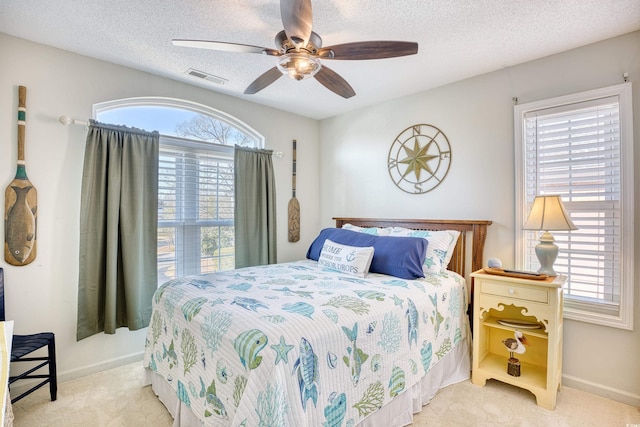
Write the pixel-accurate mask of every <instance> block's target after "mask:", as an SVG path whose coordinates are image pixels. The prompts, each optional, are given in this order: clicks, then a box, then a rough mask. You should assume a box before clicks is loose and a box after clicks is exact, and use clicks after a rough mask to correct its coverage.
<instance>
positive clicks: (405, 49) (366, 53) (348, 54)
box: [318, 41, 418, 60]
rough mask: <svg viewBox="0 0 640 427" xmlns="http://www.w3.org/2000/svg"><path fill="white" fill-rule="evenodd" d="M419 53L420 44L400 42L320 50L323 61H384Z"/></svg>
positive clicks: (366, 43)
mask: <svg viewBox="0 0 640 427" xmlns="http://www.w3.org/2000/svg"><path fill="white" fill-rule="evenodd" d="M416 53H418V43H415V42H398V41H368V42H354V43H344V44H337V45H335V46H328V47H323V48H321V49H319V50H318V56H319V57H320V58H323V59H345V60H347V59H382V58H396V57H398V56H407V55H414V54H416Z"/></svg>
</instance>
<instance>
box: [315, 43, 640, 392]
mask: <svg viewBox="0 0 640 427" xmlns="http://www.w3.org/2000/svg"><path fill="white" fill-rule="evenodd" d="M623 72H628V73H629V76H630V80H631V81H632V82H634V87H633V99H634V112H635V114H634V133H635V136H636V137H635V140H636V141H637V140H638V135H640V32H635V33H631V34H628V35H626V36H623V37H618V38H615V39H611V40H607V41H603V42H601V43H597V44H594V45H590V46H587V47H583V48H580V49H576V50H572V51H569V52H565V53H562V54H559V55H554V56H551V57H547V58H544V59H541V60H538V61H534V62H530V63H526V64H522V65H518V66H514V67H510V68H505V69H503V70H500V71H496V72H493V73H489V74H485V75H481V76H478V77H474V78H471V79H468V80H464V81H459V82H456V83H454V84H450V85H447V86H444V87H440V88H437V89H433V90H429V91H426V92H423V93H419V94H417V95H413V96H408V97H404V98H400V99H396V100H394V101H391V102H387V103H384V104H381V105H377V106H374V107H371V108H365V109H361V110H359V111H356V112H352V113H348V114H343V115H340V116H337V117H334V118H330V119H326V120H324V121H322V122H321V126H320V135H321V136H320V144H321V165H320V181H321V183H322V185H321V193H320V194H321V201H320V203H321V209H322V210H321V216H320V218H321V221H322V225H323V226H330V225H331V224H332V223H331V217H332V216H365V217H397V218H414V217H415V218H455V219H488V220H492V221H493V225H491V226H490V227H489V230H488V236H487V243H486V248H485V259H487V258H489V257H498V258H501V259H502V260H503V263H504V264H505V265H506V266H510V265H513V262H514V252H515V250H514V221H515V184H514V179H515V178H514V177H515V175H514V143H513V101H512V99H513V97H517V98H518V102H521V103H524V102H530V101H534V100H539V99H545V98H550V97H555V96H560V95H565V94H569V93H575V92H580V91H585V90H589V89H594V88H599V87H604V86H609V85H613V84H618V83H621V82H622V81H623V78H622V74H623ZM398 78H402V75H401V71H399V75H398ZM420 123H426V124H431V125H434V126H437V127H438V128H439V129H441V130H442V131H443V132H444V133H445V134H446V135H447V137H448V139H449V142H450V144H451V147H452V153H453V154H452V156H453V157H452V164H451V168H450V170H449V173H448V175H447V177H446V178H445V180H444V181H443V183H442V184H440V186H438V187H437V188H435V189H434V190H432V191H431V192H428V193H426V194H422V195H412V194H407V193H404V192H402V191H400V190H399V189H397V188H396V187H395V186H394V184H393V183H392V181H391V179H390V178H389V175H388V172H387V160H386V159H387V155H388V152H389V148H390V146H391V143H392V142H393V140H394V139H395V138H396V136H397V135H398V134H399V133H400V132H401V131H402V130H403V129H405V128H407V127H408V126H411V125H414V124H420ZM635 164H636V165H637V166H636V168H635V169H636V170H637V169H638V166H640V147H638V144H637V143H636V144H635ZM635 183H636V185H635V205H636V209H635V212H636V214H635V215H636V218H635V223H636V231H635V233H636V247H635V255H636V262H635V264H636V266H638V265H640V262H638V260H640V245H639V244H638V243H637V242H640V231H639V225H640V221H639V219H640V213H638V212H640V209H637V208H638V207H639V206H640V184H638V178H637V175H636V179H635ZM639 273H640V270H639V269H638V267H636V275H637V274H639ZM635 282H636V283H635V284H632V285H635V295H636V303H635V313H638V312H639V311H640V309H639V306H640V304H639V303H638V301H640V290H639V289H638V285H637V282H638V280H635ZM635 325H636V328H635V331H632V332H629V331H622V330H619V329H613V328H606V327H599V326H594V325H590V324H585V323H581V322H575V321H569V320H567V321H566V322H565V330H564V357H563V361H564V364H563V372H564V380H565V381H564V383H565V384H567V385H570V386H573V387H576V388H582V389H586V390H590V391H593V392H597V393H599V394H602V395H605V396H609V397H612V398H615V399H618V400H621V401H625V402H627V403H632V404H635V405H640V367H639V364H638V354H640V324H639V323H638V316H637V314H636V316H635Z"/></svg>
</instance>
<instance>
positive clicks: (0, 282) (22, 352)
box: [0, 268, 58, 403]
mask: <svg viewBox="0 0 640 427" xmlns="http://www.w3.org/2000/svg"><path fill="white" fill-rule="evenodd" d="M4 320H5V315H4V271H3V269H2V268H0V321H4ZM44 347H47V356H41V357H34V356H29V355H30V354H31V353H33V352H34V351H36V350H38V349H41V348H44ZM27 356H29V357H27ZM13 362H39V363H38V365H36V366H34V367H32V368H30V369H28V370H27V371H26V372H24V373H22V374H19V375H16V376H9V389H11V384H13V383H14V382H16V381H18V380H24V379H29V378H36V379H40V380H42V381H40V382H39V383H37V384H36V385H35V386H33V387H31V388H30V389H29V390H27V391H25V392H24V393H22V394H20V395H19V396H17V397H15V398H12V399H11V403H15V402H17V401H18V400H20V399H22V398H23V397H25V396H26V395H28V394H30V393H32V392H34V391H36V390H37V389H39V388H40V387H42V386H44V385H46V384H49V392H50V394H51V400H56V398H57V394H58V380H57V377H56V340H55V336H54V334H53V332H42V333H39V334H32V335H14V336H13V343H12V346H11V363H13ZM46 365H49V374H47V375H44V374H34V372H35V371H37V370H39V369H40V368H43V367H45V366H46Z"/></svg>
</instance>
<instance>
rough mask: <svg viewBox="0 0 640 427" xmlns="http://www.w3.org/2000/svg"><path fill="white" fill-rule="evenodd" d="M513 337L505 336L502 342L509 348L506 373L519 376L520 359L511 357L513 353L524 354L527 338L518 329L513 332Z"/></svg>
mask: <svg viewBox="0 0 640 427" xmlns="http://www.w3.org/2000/svg"><path fill="white" fill-rule="evenodd" d="M513 335H514V337H515V338H505V339H503V340H502V344H504V346H505V347H506V348H507V350H509V363H508V364H507V373H508V374H509V375H511V376H514V377H519V376H520V360H518V359H517V358H515V357H513V353H518V354H524V352H525V351H527V349H526V347H525V346H526V345H529V342H528V341H527V338H526V337H525V336H524V334H523V333H522V332H520V331H515V332H514V333H513Z"/></svg>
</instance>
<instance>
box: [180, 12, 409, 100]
mask: <svg viewBox="0 0 640 427" xmlns="http://www.w3.org/2000/svg"><path fill="white" fill-rule="evenodd" d="M280 15H281V18H282V25H283V27H284V30H283V31H280V32H279V33H278V34H276V40H275V44H276V48H277V49H270V48H266V47H260V46H252V45H246V44H240V43H227V42H219V41H210V40H187V39H174V40H173V44H174V45H175V46H185V47H193V48H200V49H212V50H221V51H228V52H244V53H260V54H263V55H270V56H276V57H278V62H277V65H276V66H275V67H273V68H271V69H270V70H268V71H267V72H266V73H264V74H262V75H261V76H260V77H258V78H257V79H256V80H254V81H253V83H251V84H250V85H249V87H247V89H246V90H245V91H244V93H245V94H254V93H257V92H259V91H261V90H262V89H264V88H266V87H267V86H269V85H270V84H271V83H273V82H275V81H276V80H278V79H279V78H280V77H281V76H282V75H287V76H289V77H291V78H292V79H295V80H302V79H306V78H308V77H314V78H315V79H316V80H317V81H319V82H320V83H321V84H322V85H323V86H325V87H326V88H327V89H329V90H330V91H332V92H335V93H336V94H338V95H340V96H342V97H343V98H351V97H352V96H353V95H355V94H356V93H355V91H354V90H353V88H352V87H351V86H350V85H349V83H347V81H346V80H345V79H343V78H342V77H340V75H339V74H338V73H336V72H335V71H333V70H331V69H330V68H329V67H327V66H326V65H324V64H322V63H321V62H320V60H321V59H322V60H325V59H341V60H361V59H382V58H394V57H399V56H407V55H413V54H416V53H418V43H414V42H403V41H367V42H353V43H344V44H338V45H334V46H328V47H322V38H320V36H319V35H318V34H317V33H315V32H313V31H312V30H311V26H312V21H313V17H312V12H311V0H280Z"/></svg>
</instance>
